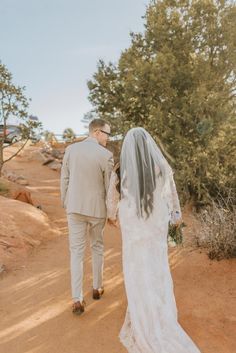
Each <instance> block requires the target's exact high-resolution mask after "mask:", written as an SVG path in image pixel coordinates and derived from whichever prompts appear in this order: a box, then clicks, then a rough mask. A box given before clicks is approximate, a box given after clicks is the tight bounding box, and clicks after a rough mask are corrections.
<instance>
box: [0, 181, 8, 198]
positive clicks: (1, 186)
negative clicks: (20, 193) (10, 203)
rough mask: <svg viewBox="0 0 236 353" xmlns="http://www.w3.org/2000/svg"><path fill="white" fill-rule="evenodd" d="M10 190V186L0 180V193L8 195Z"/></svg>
mask: <svg viewBox="0 0 236 353" xmlns="http://www.w3.org/2000/svg"><path fill="white" fill-rule="evenodd" d="M8 191H9V188H8V187H7V186H6V185H5V184H4V183H3V182H2V181H0V195H1V196H6V195H7V194H8Z"/></svg>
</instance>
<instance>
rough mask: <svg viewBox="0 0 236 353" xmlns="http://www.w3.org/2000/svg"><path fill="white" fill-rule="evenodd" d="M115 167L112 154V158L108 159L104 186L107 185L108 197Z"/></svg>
mask: <svg viewBox="0 0 236 353" xmlns="http://www.w3.org/2000/svg"><path fill="white" fill-rule="evenodd" d="M113 167H114V160H113V154H112V153H111V155H110V158H109V159H108V161H107V163H106V166H105V170H104V184H105V190H106V195H107V193H108V188H109V183H110V177H111V172H112V170H113Z"/></svg>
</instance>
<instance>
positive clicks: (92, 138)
mask: <svg viewBox="0 0 236 353" xmlns="http://www.w3.org/2000/svg"><path fill="white" fill-rule="evenodd" d="M85 141H88V142H95V143H97V144H98V140H97V139H96V138H95V137H91V136H89V137H87V138H86V140H85Z"/></svg>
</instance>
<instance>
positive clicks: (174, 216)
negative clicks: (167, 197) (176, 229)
mask: <svg viewBox="0 0 236 353" xmlns="http://www.w3.org/2000/svg"><path fill="white" fill-rule="evenodd" d="M170 189H171V197H172V210H171V223H175V222H176V221H178V220H179V219H180V218H181V217H182V214H181V209H180V203H179V197H178V194H177V190H176V186H175V181H174V178H173V174H171V177H170Z"/></svg>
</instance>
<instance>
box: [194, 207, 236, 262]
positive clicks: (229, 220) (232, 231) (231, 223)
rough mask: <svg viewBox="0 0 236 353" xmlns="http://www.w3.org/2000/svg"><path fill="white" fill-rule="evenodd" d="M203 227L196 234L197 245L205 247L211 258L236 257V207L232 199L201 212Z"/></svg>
mask: <svg viewBox="0 0 236 353" xmlns="http://www.w3.org/2000/svg"><path fill="white" fill-rule="evenodd" d="M199 218H200V221H201V223H202V228H201V229H200V230H199V234H197V235H196V240H197V245H198V246H200V247H205V248H206V249H207V251H208V256H209V258H210V259H216V260H221V259H229V258H234V257H236V207H235V205H233V204H232V201H231V200H227V202H225V201H224V202H222V201H221V202H220V203H215V202H213V204H212V206H211V207H210V208H209V209H207V210H206V209H205V210H202V211H201V212H200V214H199Z"/></svg>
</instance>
